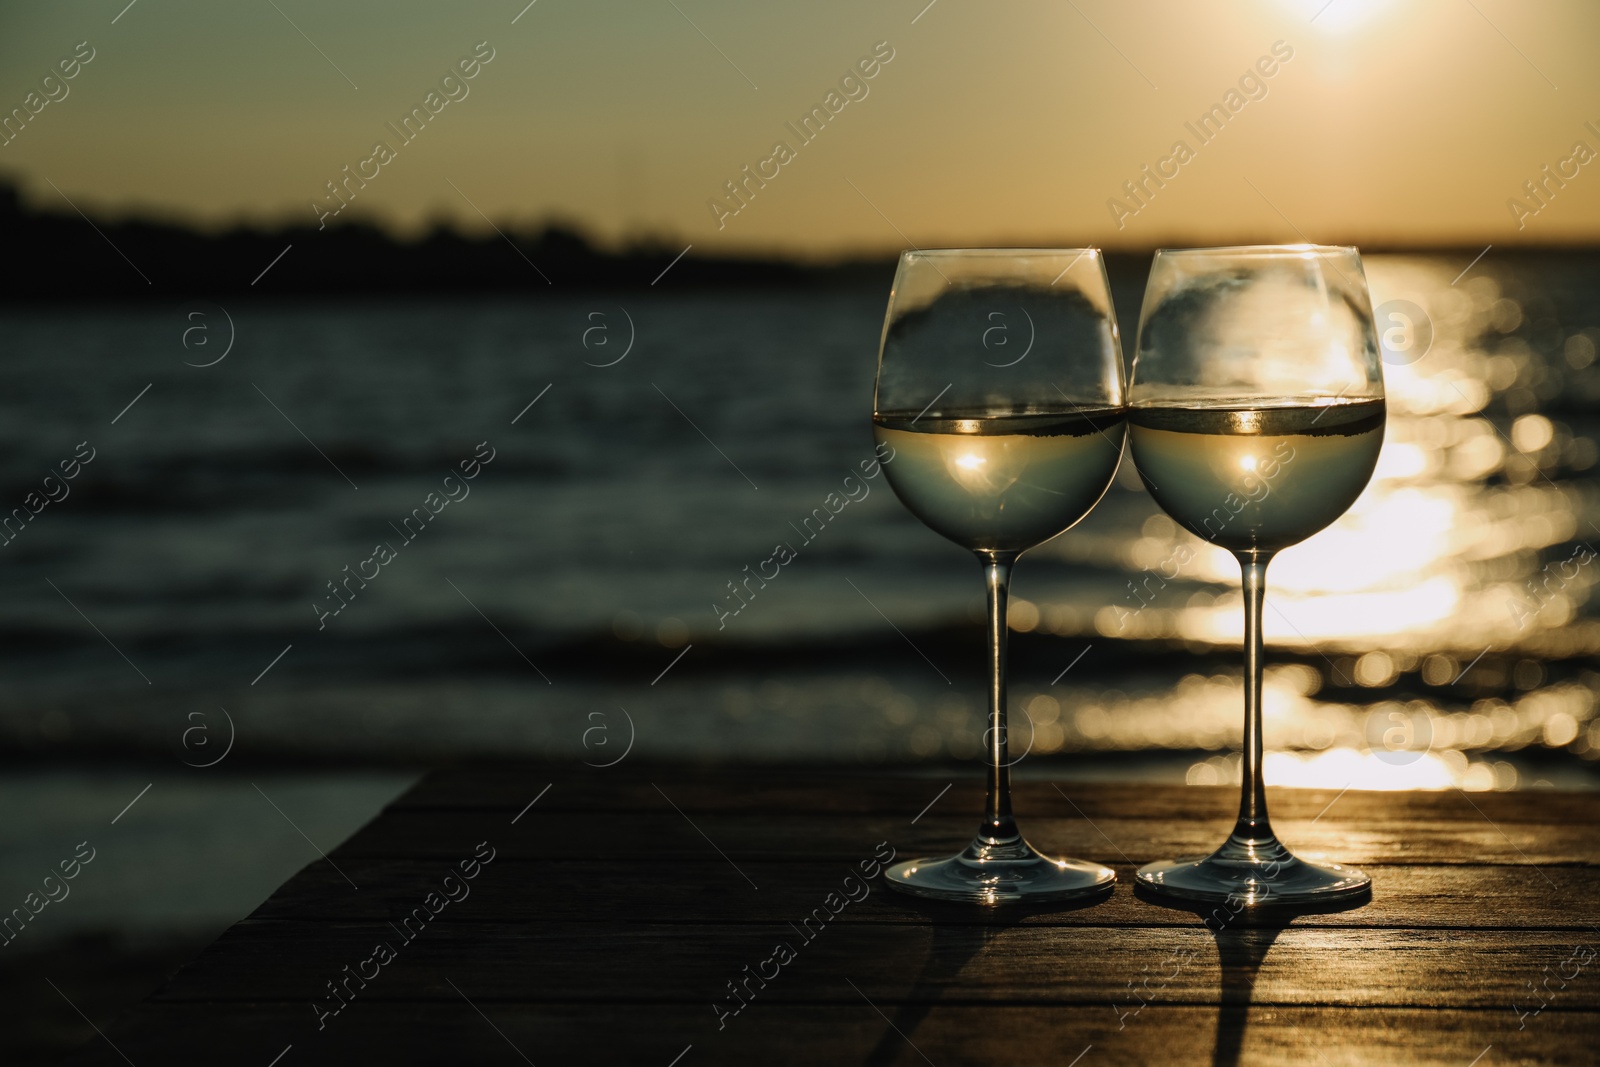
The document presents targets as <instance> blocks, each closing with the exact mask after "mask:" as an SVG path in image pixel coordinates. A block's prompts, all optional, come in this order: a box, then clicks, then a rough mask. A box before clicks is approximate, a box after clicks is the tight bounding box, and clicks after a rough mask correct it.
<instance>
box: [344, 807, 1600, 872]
mask: <svg viewBox="0 0 1600 1067" xmlns="http://www.w3.org/2000/svg"><path fill="white" fill-rule="evenodd" d="M541 803H542V802H541ZM1393 803H1395V802H1394V801H1391V804H1393ZM913 814H915V813H913ZM1274 825H1275V826H1276V828H1277V830H1278V834H1279V836H1280V837H1281V838H1282V839H1283V840H1284V841H1285V842H1286V843H1287V844H1288V845H1289V846H1290V847H1291V848H1293V849H1294V850H1295V851H1296V852H1297V853H1299V854H1301V855H1303V856H1305V857H1306V858H1308V859H1312V858H1317V857H1318V856H1322V857H1326V858H1328V859H1333V860H1337V861H1342V862H1345V863H1354V864H1367V863H1409V864H1431V863H1440V864H1452V865H1472V864H1536V865H1539V866H1541V867H1542V866H1546V865H1551V864H1564V863H1567V864H1570V863H1585V864H1600V833H1597V832H1596V830H1595V824H1594V823H1580V822H1570V823H1561V824H1556V825H1549V826H1543V825H1536V824H1532V823H1505V824H1500V825H1495V824H1492V823H1489V822H1487V821H1484V820H1481V819H1480V820H1479V821H1477V822H1471V821H1467V820H1460V821H1449V822H1436V823H1430V822H1426V821H1422V820H1415V821H1410V820H1395V821H1393V822H1391V823H1390V824H1389V825H1388V826H1365V825H1363V824H1361V823H1359V822H1338V821H1335V820H1331V819H1322V820H1320V821H1317V822H1312V821H1310V820H1299V819H1287V818H1285V819H1275V820H1274ZM1022 826H1023V830H1024V832H1025V833H1026V834H1027V836H1028V838H1029V840H1031V841H1032V842H1033V843H1034V844H1035V845H1036V846H1037V847H1038V848H1040V849H1042V850H1044V851H1047V852H1053V853H1057V854H1061V855H1068V856H1077V857H1080V858H1083V859H1092V860H1096V861H1098V862H1101V863H1108V864H1109V863H1123V864H1136V863H1143V862H1147V861H1149V860H1154V859H1161V858H1165V857H1172V856H1185V855H1194V854H1204V853H1209V852H1210V851H1211V850H1212V849H1214V848H1216V847H1217V846H1218V845H1220V844H1221V843H1222V841H1223V840H1224V839H1225V838H1226V837H1227V835H1228V832H1229V831H1230V830H1231V829H1232V828H1233V824H1232V820H1231V819H1200V818H1189V819H1181V820H1180V819H1171V820H1167V819H1162V820H1156V819H1138V818H1120V817H1107V818H1095V819H1093V820H1092V821H1091V820H1089V819H1084V818H1081V817H1078V816H1075V815H1074V816H1069V817H1063V818H1049V817H1040V816H1035V817H1032V818H1028V817H1024V818H1023V819H1022ZM975 829H977V818H976V816H968V815H961V816H942V815H926V816H923V817H922V818H921V819H919V820H917V822H916V823H915V824H914V825H913V824H912V822H911V819H910V817H899V816H896V817H886V816H880V815H863V816H853V817H850V818H847V819H828V820H818V819H814V818H811V817H809V816H807V815H789V816H780V815H748V814H727V813H721V814H717V813H712V814H696V815H694V816H693V818H692V820H691V819H690V818H688V817H686V815H685V814H681V813H679V812H676V811H673V810H672V808H671V807H670V806H668V805H666V804H665V803H663V804H662V805H661V807H660V808H659V809H657V810H656V811H653V812H631V813H630V812H600V813H594V814H588V815H584V816H583V817H582V818H575V817H574V815H573V813H572V812H565V811H555V810H544V809H542V808H540V807H535V808H533V809H532V810H531V811H529V812H528V813H527V814H526V815H524V816H522V818H521V819H520V821H518V822H517V823H516V825H515V826H513V825H512V822H511V816H507V815H505V814H504V813H488V812H484V813H476V814H474V813H467V812H450V811H430V810H414V809H395V810H392V811H390V812H387V813H386V814H384V815H383V817H381V818H380V819H378V820H377V821H375V822H373V823H371V824H369V825H367V826H365V827H363V828H362V829H361V830H360V831H358V832H357V833H356V834H355V835H354V836H353V837H352V838H351V839H350V840H349V841H348V842H346V843H345V844H344V845H342V846H340V848H339V849H338V851H337V852H335V853H334V857H335V859H336V860H338V861H340V862H342V861H343V859H344V858H346V857H348V858H351V859H354V858H355V857H358V856H359V857H364V858H380V857H382V858H415V859H418V860H442V861H446V862H454V861H455V860H456V859H458V858H460V857H463V856H466V855H469V854H470V853H471V851H472V847H473V845H475V844H476V843H477V842H478V841H482V840H488V841H489V842H490V843H491V844H492V845H493V846H494V847H495V848H496V849H498V850H499V851H500V854H501V855H504V856H507V857H508V858H512V859H546V860H566V859H589V860H594V859H606V858H610V857H614V856H628V857H632V858H634V859H637V860H640V861H646V860H655V859H693V858H710V859H717V858H718V856H717V849H721V850H722V852H723V853H725V854H726V855H727V856H729V857H731V858H732V860H733V861H734V862H735V863H738V862H742V861H745V860H751V861H754V860H789V861H797V862H800V861H803V862H807V863H813V862H842V863H853V862H855V861H856V860H859V859H862V858H865V857H866V856H869V855H871V854H872V850H873V847H874V846H875V845H876V844H877V843H878V842H880V841H887V842H890V843H891V844H892V845H893V846H894V847H895V849H896V850H897V851H898V853H899V854H900V855H901V856H903V857H906V858H912V857H914V856H930V855H933V856H937V855H944V854H948V853H951V852H954V851H956V850H958V849H960V848H961V847H962V846H963V845H965V844H966V843H967V841H968V840H970V839H971V836H972V833H973V831H974V830H975ZM708 839H709V840H708ZM712 842H715V845H713V844H712ZM730 873H731V872H730ZM735 877H737V876H735Z"/></svg>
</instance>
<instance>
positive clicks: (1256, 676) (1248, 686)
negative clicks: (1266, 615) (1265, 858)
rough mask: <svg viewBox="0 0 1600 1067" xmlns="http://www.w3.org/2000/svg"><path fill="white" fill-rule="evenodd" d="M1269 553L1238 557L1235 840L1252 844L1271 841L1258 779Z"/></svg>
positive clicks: (1264, 794)
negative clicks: (1239, 701)
mask: <svg viewBox="0 0 1600 1067" xmlns="http://www.w3.org/2000/svg"><path fill="white" fill-rule="evenodd" d="M1271 560H1272V555H1271V553H1267V554H1254V553H1250V554H1246V553H1241V554H1240V555H1239V568H1240V570H1241V571H1242V572H1243V579H1244V581H1243V588H1244V766H1243V767H1242V768H1241V770H1242V773H1241V774H1240V782H1239V821H1238V823H1237V824H1236V825H1235V826H1234V828H1233V836H1234V838H1235V840H1242V841H1244V842H1249V843H1251V844H1256V843H1264V842H1268V841H1272V840H1273V839H1274V835H1273V833H1272V824H1271V823H1270V822H1268V821H1267V792H1266V786H1265V783H1264V781H1263V779H1262V776H1261V757H1262V730H1261V659H1262V649H1261V645H1262V641H1261V608H1262V606H1263V604H1264V602H1265V600H1266V592H1267V564H1268V563H1269V562H1271Z"/></svg>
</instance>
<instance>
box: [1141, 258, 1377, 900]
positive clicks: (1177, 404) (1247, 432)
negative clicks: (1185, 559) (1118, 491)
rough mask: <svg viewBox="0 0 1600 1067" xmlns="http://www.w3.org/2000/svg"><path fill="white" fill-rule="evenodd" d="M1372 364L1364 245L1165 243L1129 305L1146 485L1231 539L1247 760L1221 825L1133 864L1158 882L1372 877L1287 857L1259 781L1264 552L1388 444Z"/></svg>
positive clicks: (1213, 536)
mask: <svg viewBox="0 0 1600 1067" xmlns="http://www.w3.org/2000/svg"><path fill="white" fill-rule="evenodd" d="M1382 368H1383V364H1382V362H1381V360H1380V359H1379V349H1378V343H1377V337H1376V333H1375V331H1374V329H1373V323H1372V306H1371V300H1370V297H1369V296H1368V294H1367V282H1366V277H1365V275H1364V274H1363V272H1362V269H1361V256H1360V254H1359V253H1358V252H1357V251H1356V250H1355V249H1354V248H1332V247H1323V246H1317V245H1286V246H1247V247H1237V248H1201V249H1183V250H1171V249H1163V250H1162V251H1160V252H1158V253H1157V254H1156V259H1155V263H1154V264H1153V265H1152V267H1151V270H1150V280H1149V283H1148V285H1147V287H1146V289H1145V297H1144V308H1143V311H1142V312H1141V314H1140V317H1139V341H1138V345H1137V351H1136V354H1135V356H1134V362H1133V375H1132V379H1133V380H1132V385H1131V388H1130V396H1129V410H1128V423H1129V449H1130V451H1131V452H1132V454H1133V461H1134V463H1135V465H1136V466H1137V467H1138V469H1139V475H1140V477H1141V478H1142V479H1143V480H1144V483H1145V486H1146V488H1148V489H1149V490H1150V495H1151V496H1153V497H1155V499H1156V503H1158V504H1160V505H1161V507H1162V509H1163V510H1164V511H1166V513H1167V514H1168V515H1170V516H1171V517H1172V518H1173V519H1174V520H1176V521H1177V522H1178V523H1179V524H1180V525H1182V526H1183V527H1184V528H1185V529H1186V530H1188V531H1189V532H1190V533H1193V534H1195V535H1196V536H1197V537H1201V538H1204V539H1205V540H1207V541H1209V542H1211V543H1212V544H1214V545H1218V546H1219V547H1221V548H1225V549H1227V550H1228V551H1230V552H1232V553H1233V554H1234V556H1235V557H1236V558H1237V559H1238V560H1239V566H1240V571H1241V574H1242V576H1243V592H1244V652H1245V671H1244V761H1243V768H1242V785H1241V790H1240V799H1239V816H1238V819H1237V820H1236V822H1235V823H1234V829H1233V833H1232V834H1231V835H1230V836H1229V837H1228V840H1227V841H1226V842H1224V843H1223V845H1222V847H1220V848H1218V849H1217V850H1216V851H1215V852H1213V853H1211V854H1210V855H1208V856H1193V857H1187V858H1183V859H1174V860H1162V861H1160V862H1157V863H1150V864H1146V865H1145V866H1143V867H1141V868H1140V869H1139V871H1138V875H1137V878H1138V884H1139V886H1140V887H1141V888H1142V889H1143V890H1146V891H1149V892H1152V893H1154V894H1156V895H1157V896H1165V897H1175V898H1178V899H1181V900H1186V901H1207V902H1211V901H1219V902H1229V903H1230V905H1231V904H1232V903H1235V902H1236V903H1237V904H1238V905H1240V906H1241V907H1256V908H1259V907H1262V906H1267V905H1301V906H1308V905H1310V906H1314V905H1318V904H1324V903H1337V902H1341V901H1347V900H1352V899H1354V898H1357V897H1360V896H1364V895H1365V894H1367V893H1368V892H1369V891H1370V886H1371V881H1370V879H1368V878H1367V876H1366V875H1365V874H1363V873H1362V872H1361V871H1358V870H1356V869H1354V868H1352V867H1347V866H1344V865H1342V864H1338V863H1311V862H1308V861H1306V860H1302V859H1300V858H1299V857H1298V856H1295V855H1294V854H1293V853H1291V852H1290V851H1289V850H1288V849H1287V848H1285V847H1284V845H1283V844H1282V843H1281V842H1280V841H1279V840H1278V838H1277V835H1276V834H1275V833H1273V830H1272V824H1271V822H1270V821H1269V819H1268V818H1267V798H1266V790H1265V783H1264V780H1263V778H1262V769H1261V766H1262V755H1263V747H1262V730H1261V673H1262V638H1261V611H1262V606H1263V603H1264V600H1265V596H1266V572H1267V564H1268V563H1269V562H1270V561H1271V560H1272V557H1273V556H1274V555H1275V554H1276V553H1278V552H1279V551H1281V550H1283V549H1285V548H1288V547H1290V546H1291V545H1295V544H1298V543H1300V542H1301V541H1304V540H1305V539H1306V538H1308V537H1311V536H1312V535H1313V534H1315V533H1317V532H1318V531H1320V530H1322V529H1323V528H1324V527H1326V526H1327V525H1328V524H1330V523H1332V522H1333V521H1334V520H1335V519H1337V518H1338V517H1339V516H1340V515H1343V514H1344V513H1345V511H1346V510H1347V509H1348V508H1349V507H1350V505H1351V504H1353V503H1355V500H1356V497H1358V496H1360V495H1361V491H1362V490H1363V489H1364V488H1366V485H1367V481H1368V480H1369V479H1370V478H1371V477H1372V471H1373V468H1374V467H1375V466H1376V464H1377V461H1378V450H1379V448H1381V447H1382V445H1383V428H1384V398H1383V372H1382Z"/></svg>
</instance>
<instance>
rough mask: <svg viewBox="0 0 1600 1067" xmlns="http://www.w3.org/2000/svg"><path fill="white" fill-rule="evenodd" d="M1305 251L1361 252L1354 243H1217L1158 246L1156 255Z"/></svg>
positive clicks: (1293, 253)
mask: <svg viewBox="0 0 1600 1067" xmlns="http://www.w3.org/2000/svg"><path fill="white" fill-rule="evenodd" d="M1307 253H1310V254H1313V255H1332V254H1336V253H1354V254H1356V255H1360V254H1361V249H1359V248H1357V247H1356V246H1355V245H1314V244H1293V245H1217V246H1215V247H1211V248H1158V249H1156V255H1158V256H1216V255H1230V256H1262V257H1266V258H1272V257H1276V256H1303V255H1306V254H1307Z"/></svg>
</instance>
